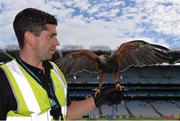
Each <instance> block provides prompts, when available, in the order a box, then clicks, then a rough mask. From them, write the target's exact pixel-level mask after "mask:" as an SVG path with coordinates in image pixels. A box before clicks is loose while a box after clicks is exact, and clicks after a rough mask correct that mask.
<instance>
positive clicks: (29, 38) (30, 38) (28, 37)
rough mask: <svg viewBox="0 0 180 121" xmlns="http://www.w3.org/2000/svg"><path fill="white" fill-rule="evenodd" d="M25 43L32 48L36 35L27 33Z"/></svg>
mask: <svg viewBox="0 0 180 121" xmlns="http://www.w3.org/2000/svg"><path fill="white" fill-rule="evenodd" d="M24 42H25V43H24V44H27V45H30V46H32V44H33V42H34V35H33V33H32V32H30V31H26V32H25V33H24Z"/></svg>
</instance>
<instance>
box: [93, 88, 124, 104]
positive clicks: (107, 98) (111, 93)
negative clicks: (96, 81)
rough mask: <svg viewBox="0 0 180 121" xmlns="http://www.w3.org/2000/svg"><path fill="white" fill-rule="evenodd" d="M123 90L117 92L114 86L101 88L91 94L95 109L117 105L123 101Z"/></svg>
mask: <svg viewBox="0 0 180 121" xmlns="http://www.w3.org/2000/svg"><path fill="white" fill-rule="evenodd" d="M123 96H124V89H123V90H118V89H117V88H116V87H115V86H110V87H102V88H101V89H99V92H98V93H97V91H95V92H94V93H93V98H94V102H95V105H96V107H100V106H101V105H103V104H107V105H113V104H118V103H120V102H121V101H122V100H123Z"/></svg>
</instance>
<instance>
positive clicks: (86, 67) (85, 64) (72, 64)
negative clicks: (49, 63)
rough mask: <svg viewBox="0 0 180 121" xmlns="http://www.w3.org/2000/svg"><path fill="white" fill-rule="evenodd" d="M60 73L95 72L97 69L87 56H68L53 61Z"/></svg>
mask: <svg viewBox="0 0 180 121" xmlns="http://www.w3.org/2000/svg"><path fill="white" fill-rule="evenodd" d="M55 63H56V64H57V65H58V67H59V68H60V69H61V71H62V72H63V73H64V74H65V75H67V74H76V73H78V72H80V71H89V72H97V71H98V68H97V66H96V65H95V64H94V63H93V61H92V59H90V58H89V57H87V56H84V55H83V56H79V57H73V56H72V55H71V53H70V54H68V55H66V56H65V57H62V58H59V59H57V60H56V61H55Z"/></svg>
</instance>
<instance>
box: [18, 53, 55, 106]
mask: <svg viewBox="0 0 180 121" xmlns="http://www.w3.org/2000/svg"><path fill="white" fill-rule="evenodd" d="M17 59H18V61H19V62H20V64H21V65H22V66H23V67H24V68H25V69H26V70H27V72H28V73H29V74H30V75H31V76H33V77H34V78H35V80H36V81H37V82H38V83H39V84H40V85H43V83H42V81H41V80H40V79H39V77H37V76H36V74H34V73H33V72H32V71H31V70H30V69H29V68H28V67H27V66H26V65H25V64H24V62H23V61H22V60H21V59H20V58H19V57H18V58H17ZM50 79H51V80H52V78H51V77H50ZM48 86H49V88H50V94H51V96H53V97H54V96H55V95H54V93H53V89H54V88H53V87H52V86H51V85H50V84H49V83H48ZM54 98H55V97H54ZM50 99H51V106H52V107H53V106H55V105H57V103H56V101H55V100H54V99H53V98H50Z"/></svg>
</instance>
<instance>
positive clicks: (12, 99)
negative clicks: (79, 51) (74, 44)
mask: <svg viewBox="0 0 180 121" xmlns="http://www.w3.org/2000/svg"><path fill="white" fill-rule="evenodd" d="M56 26H57V20H56V19H55V17H54V16H52V15H50V14H49V13H46V12H44V11H41V10H38V9H34V8H27V9H24V10H22V11H21V12H19V13H18V14H17V15H16V17H15V20H14V22H13V27H14V31H15V34H16V36H17V39H18V43H19V47H20V52H19V55H18V56H17V57H16V58H15V59H14V60H12V61H10V62H8V63H6V64H3V65H2V66H1V68H0V75H1V76H0V120H6V119H7V120H11V119H12V120H14V119H16V120H18V121H19V120H23V121H27V120H39V121H42V120H43V121H46V120H51V117H53V119H55V120H59V119H61V120H64V119H67V120H69V119H77V118H80V117H81V116H82V115H83V114H85V113H87V112H89V111H91V110H92V109H93V108H94V107H96V106H97V107H99V106H100V105H102V104H107V103H112V101H113V100H115V99H116V98H118V99H120V100H121V99H122V96H123V93H122V92H120V91H117V90H116V89H115V87H111V88H104V89H102V90H101V91H100V93H99V94H98V95H93V96H92V97H89V98H87V99H85V100H82V101H75V102H71V103H70V104H69V105H68V107H67V83H66V80H65V78H64V76H63V74H62V73H61V71H60V70H59V68H58V67H57V66H56V65H55V64H54V63H53V62H50V61H48V60H50V59H51V58H52V55H53V53H54V52H55V50H56V46H58V45H59V42H58V40H57V38H56V35H57V32H56Z"/></svg>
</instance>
